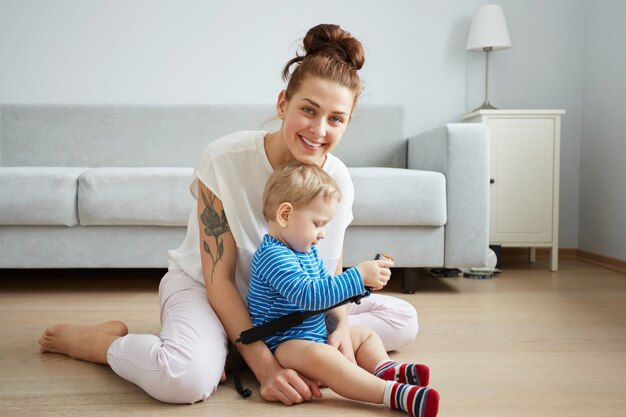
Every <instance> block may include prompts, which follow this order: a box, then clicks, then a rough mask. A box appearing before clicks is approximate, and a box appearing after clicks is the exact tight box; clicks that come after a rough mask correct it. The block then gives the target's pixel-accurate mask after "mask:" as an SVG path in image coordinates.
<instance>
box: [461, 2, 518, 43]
mask: <svg viewBox="0 0 626 417" xmlns="http://www.w3.org/2000/svg"><path fill="white" fill-rule="evenodd" d="M510 47H511V38H509V29H508V28H507V27H506V20H505V19H504V12H503V11H502V7H501V6H500V5H498V4H486V5H484V6H481V7H480V8H479V9H478V10H477V11H476V13H475V14H474V18H473V19H472V25H471V26H470V31H469V36H468V37H467V46H466V47H465V49H467V50H468V51H482V50H483V48H493V50H497V49H506V48H510Z"/></svg>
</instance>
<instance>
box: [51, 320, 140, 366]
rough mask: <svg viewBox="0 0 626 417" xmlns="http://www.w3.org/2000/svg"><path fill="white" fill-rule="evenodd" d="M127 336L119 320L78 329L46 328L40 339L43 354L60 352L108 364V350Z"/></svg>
mask: <svg viewBox="0 0 626 417" xmlns="http://www.w3.org/2000/svg"><path fill="white" fill-rule="evenodd" d="M127 334H128V327H126V325H125V324H124V323H122V322H121V321H106V322H104V323H100V324H95V325H90V326H77V325H67V324H57V325H56V326H53V327H50V328H48V329H46V330H45V331H44V333H43V335H42V336H41V339H39V345H40V350H41V352H43V353H46V352H51V353H62V354H64V355H67V356H69V357H70V358H73V359H81V360H84V361H88V362H96V363H107V351H108V350H109V346H111V343H113V342H114V341H115V340H117V339H118V338H120V337H122V336H126V335H127Z"/></svg>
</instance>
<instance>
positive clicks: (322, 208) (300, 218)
mask: <svg viewBox="0 0 626 417" xmlns="http://www.w3.org/2000/svg"><path fill="white" fill-rule="evenodd" d="M337 204H338V202H337V200H336V199H330V200H328V199H324V198H323V197H321V196H320V197H317V198H316V199H315V200H313V201H312V202H311V203H309V204H308V205H307V206H304V207H300V208H294V210H293V213H292V216H291V217H290V218H289V220H288V223H287V227H286V228H285V229H283V231H282V236H283V238H284V239H285V240H286V243H287V244H288V245H289V247H291V249H293V250H295V251H297V252H301V253H308V252H309V250H311V248H312V247H313V246H314V245H317V243H318V242H319V241H320V240H322V239H323V238H324V236H325V232H324V229H325V227H326V225H327V224H328V222H330V221H331V220H332V218H333V216H334V215H335V212H336V211H337Z"/></svg>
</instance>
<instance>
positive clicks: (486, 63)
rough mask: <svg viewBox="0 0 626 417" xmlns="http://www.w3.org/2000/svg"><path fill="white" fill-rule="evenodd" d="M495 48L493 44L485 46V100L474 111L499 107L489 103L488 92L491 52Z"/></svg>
mask: <svg viewBox="0 0 626 417" xmlns="http://www.w3.org/2000/svg"><path fill="white" fill-rule="evenodd" d="M492 50H493V48H492V47H491V46H487V47H485V48H483V51H485V101H484V102H483V104H482V105H481V106H480V107H476V108H475V109H474V110H472V111H476V110H495V109H496V108H497V107H494V106H492V105H491V103H489V98H488V92H489V52H491V51H492Z"/></svg>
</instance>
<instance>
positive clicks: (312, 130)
mask: <svg viewBox="0 0 626 417" xmlns="http://www.w3.org/2000/svg"><path fill="white" fill-rule="evenodd" d="M353 104H354V93H353V92H352V91H350V89H348V88H347V87H344V86H342V85H339V84H337V83H335V82H332V81H327V80H323V79H321V78H317V77H307V78H305V79H304V81H303V82H302V84H301V85H300V88H299V90H298V91H297V92H296V93H295V94H294V95H293V97H291V98H290V99H289V100H287V98H286V96H285V91H282V92H281V93H280V96H279V97H278V106H277V107H278V117H279V118H280V119H281V120H282V121H283V124H282V128H281V132H282V137H283V140H284V142H285V144H286V145H287V148H288V150H289V152H290V153H291V155H292V156H293V157H294V158H295V159H296V160H297V161H299V162H301V163H304V164H315V165H318V166H323V165H324V162H325V161H326V155H327V154H328V153H329V152H331V151H332V150H333V149H335V147H336V146H337V144H338V143H339V141H340V140H341V137H342V136H343V133H344V132H345V130H346V127H347V126H348V122H349V121H350V116H351V113H352V107H353Z"/></svg>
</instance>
